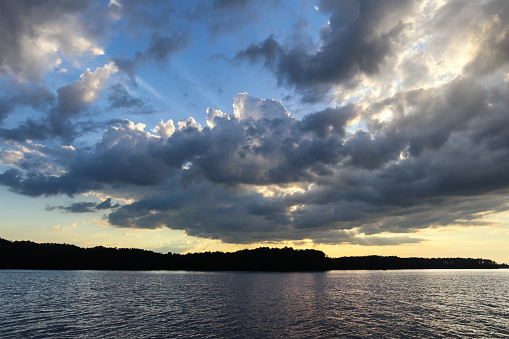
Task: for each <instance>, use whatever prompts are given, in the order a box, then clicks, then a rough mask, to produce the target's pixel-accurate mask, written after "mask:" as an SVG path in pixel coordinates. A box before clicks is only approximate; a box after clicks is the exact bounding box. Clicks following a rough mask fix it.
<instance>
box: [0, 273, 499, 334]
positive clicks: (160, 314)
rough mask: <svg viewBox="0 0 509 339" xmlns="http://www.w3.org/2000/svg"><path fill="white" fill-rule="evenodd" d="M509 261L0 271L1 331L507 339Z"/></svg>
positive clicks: (21, 332) (3, 332)
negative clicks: (322, 268)
mask: <svg viewBox="0 0 509 339" xmlns="http://www.w3.org/2000/svg"><path fill="white" fill-rule="evenodd" d="M508 292H509V270H408V271H331V272H323V273H257V272H252V273H251V272H213V273H204V272H118V271H19V270H0V338H41V337H57V338H76V337H87V338H113V337H116V338H189V337H198V338H267V337H269V338H277V337H291V338H295V337H297V338H305V337H313V338H317V337H323V338H326V337H351V338H356V337H358V338H363V337H373V338H412V337H414V338H422V337H425V338H429V337H434V338H440V337H443V338H465V337H472V338H483V337H484V338H508V337H509V293H508Z"/></svg>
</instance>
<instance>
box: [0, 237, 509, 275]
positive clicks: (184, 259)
mask: <svg viewBox="0 0 509 339" xmlns="http://www.w3.org/2000/svg"><path fill="white" fill-rule="evenodd" d="M501 267H505V268H506V267H508V265H506V264H497V263H496V262H494V261H493V260H488V259H470V258H468V259H467V258H431V259H429V258H399V257H396V256H390V257H383V256H377V255H372V256H363V257H342V258H329V257H327V256H326V255H325V253H323V252H321V251H317V250H310V249H307V250H294V249H293V248H289V247H285V248H282V249H276V248H268V247H261V248H257V249H254V250H241V251H237V252H233V253H224V252H204V253H190V254H173V253H167V254H162V253H156V252H152V251H147V250H141V249H135V248H129V249H128V248H106V247H103V246H98V247H94V248H81V247H78V246H75V245H68V244H38V243H34V242H31V241H9V240H5V239H2V238H0V269H58V270H199V271H326V270H358V269H362V270H378V269H423V268H426V269H427V268H501Z"/></svg>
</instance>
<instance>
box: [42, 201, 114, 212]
mask: <svg viewBox="0 0 509 339" xmlns="http://www.w3.org/2000/svg"><path fill="white" fill-rule="evenodd" d="M118 207H120V205H119V204H114V205H112V204H111V198H108V199H106V200H104V201H103V202H101V203H99V204H97V203H95V202H89V201H82V202H76V203H72V204H70V205H69V206H46V211H53V210H56V209H58V210H63V211H65V212H69V213H91V212H97V210H107V209H115V208H118Z"/></svg>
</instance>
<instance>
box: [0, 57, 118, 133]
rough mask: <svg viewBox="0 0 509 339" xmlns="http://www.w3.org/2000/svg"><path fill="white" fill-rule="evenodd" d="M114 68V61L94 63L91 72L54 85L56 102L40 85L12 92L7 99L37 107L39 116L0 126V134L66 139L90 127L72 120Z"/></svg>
mask: <svg viewBox="0 0 509 339" xmlns="http://www.w3.org/2000/svg"><path fill="white" fill-rule="evenodd" d="M117 70H118V69H117V67H116V66H115V64H114V63H109V64H105V65H104V66H102V67H97V68H96V70H95V71H94V72H92V71H90V69H87V70H86V71H85V72H84V73H83V74H81V75H80V79H79V80H75V81H74V82H73V83H72V84H69V85H66V86H63V87H60V88H58V89H57V98H56V102H54V101H55V100H54V99H55V98H54V96H53V95H52V94H51V93H50V92H49V91H48V90H47V89H45V88H43V87H39V88H36V89H32V90H26V91H25V92H20V94H18V95H16V96H13V97H12V98H11V99H10V101H9V103H12V104H16V105H18V106H19V105H25V106H26V105H29V106H32V107H33V108H36V109H41V110H42V111H43V117H42V118H41V119H39V120H34V119H32V118H28V119H26V120H25V122H21V123H19V124H18V126H17V127H15V128H10V129H7V128H0V137H3V138H4V139H10V140H17V141H23V140H27V139H31V140H46V139H48V138H51V137H59V138H62V139H63V140H65V141H67V142H69V141H71V140H73V139H74V138H75V137H76V135H78V134H79V133H78V132H84V131H85V130H86V129H87V128H89V127H90V126H87V123H84V122H76V121H77V119H78V118H80V117H81V115H82V114H83V113H84V112H85V111H86V110H87V109H89V107H90V106H91V105H92V104H93V103H95V102H96V101H97V100H98V98H99V95H100V94H101V92H102V90H103V89H104V87H105V85H106V82H107V81H108V79H109V78H110V75H111V74H113V73H115V72H117ZM50 105H52V106H50ZM92 125H94V124H92ZM80 128H81V129H82V130H80Z"/></svg>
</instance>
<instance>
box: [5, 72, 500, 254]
mask: <svg viewBox="0 0 509 339" xmlns="http://www.w3.org/2000/svg"><path fill="white" fill-rule="evenodd" d="M498 93H499V91H498V89H494V88H487V87H483V86H481V85H480V84H479V83H478V82H476V81H475V80H474V79H471V78H458V79H455V80H453V81H451V82H449V83H447V84H446V85H444V86H442V88H438V89H427V90H412V91H407V92H400V93H397V94H396V95H394V96H393V97H391V98H388V99H384V100H382V101H380V102H375V103H373V104H372V105H369V106H365V105H364V106H358V105H354V104H351V105H347V106H343V107H337V108H327V109H325V110H322V111H318V112H314V113H311V114H308V115H307V116H305V117H303V118H302V119H297V118H295V117H292V116H291V115H290V113H289V112H288V110H287V109H286V108H285V107H284V106H283V105H282V104H281V102H279V101H277V100H265V99H258V98H254V97H251V96H249V95H248V94H247V93H242V94H239V95H238V96H237V97H236V98H235V99H234V105H233V106H234V107H233V112H232V114H230V115H229V114H225V113H222V112H219V111H215V110H214V111H212V110H211V109H209V110H208V113H207V114H208V117H213V120H212V121H213V122H214V124H213V126H212V127H213V128H210V126H207V127H201V126H199V125H198V124H197V123H196V121H195V120H194V119H192V118H189V119H188V120H187V121H183V122H182V121H181V122H179V123H178V126H179V128H178V129H175V128H174V126H173V122H171V123H170V121H168V123H166V124H165V123H163V122H161V123H160V124H158V127H159V129H154V130H155V131H156V132H157V133H158V134H159V135H153V134H151V133H149V132H146V131H145V125H143V124H134V123H132V122H130V121H127V120H124V121H121V122H119V123H118V125H117V126H112V127H110V128H109V129H108V130H106V131H105V132H104V133H103V136H102V139H101V140H100V142H99V143H98V144H97V145H96V147H95V149H93V150H89V151H80V150H77V151H76V155H75V157H74V159H73V160H72V161H71V162H70V163H69V164H68V166H67V171H66V172H65V173H64V174H62V175H60V176H52V177H49V176H44V175H43V174H41V173H39V174H34V173H31V172H22V171H20V170H8V171H7V172H4V173H3V174H1V175H0V182H1V183H2V184H4V185H7V186H9V187H10V189H11V190H13V191H15V192H18V193H21V194H26V195H31V196H37V195H43V194H45V195H53V194H69V195H72V194H78V193H81V192H86V191H88V190H99V191H101V190H103V191H104V192H109V194H111V195H113V196H115V194H119V195H122V194H126V193H127V192H132V193H129V194H131V195H130V196H131V197H136V198H135V199H134V201H133V202H132V203H128V204H126V205H124V206H121V207H118V206H116V207H118V208H117V209H116V210H115V211H113V212H111V213H110V214H109V216H108V220H109V222H110V223H111V224H112V225H116V226H119V227H128V228H149V229H153V228H160V227H170V228H173V229H180V230H184V231H185V232H186V233H187V234H188V235H193V236H198V237H205V238H214V239H221V240H223V241H225V242H232V243H251V242H259V241H267V240H274V241H277V240H302V239H315V240H316V242H323V243H331V242H337V241H341V242H343V241H344V242H349V243H359V244H360V243H362V241H364V240H366V241H367V240H369V239H371V240H372V243H373V244H378V245H383V244H384V242H385V243H391V242H392V243H411V242H417V241H421V240H419V239H416V238H397V237H396V238H392V239H388V238H387V239H386V238H377V237H378V234H380V233H384V234H385V233H388V234H390V233H408V232H414V231H416V230H418V229H421V228H427V227H433V226H439V225H451V224H452V225H461V224H468V225H473V224H478V225H483V224H485V222H484V221H483V219H482V217H480V215H481V214H482V213H486V212H494V211H503V210H506V209H507V207H508V206H509V205H508V204H507V199H506V198H505V196H506V195H505V194H506V193H505V192H507V190H508V189H509V180H508V179H507V175H506V173H507V171H508V170H509V161H508V160H507V159H509V154H508V147H507V146H508V145H509V139H508V137H507V136H508V135H509V133H507V131H509V123H508V121H509V116H508V113H507V112H509V109H507V105H508V101H506V100H505V99H504V98H503V97H500V96H498V95H495V94H498ZM380 111H383V112H388V113H387V114H389V113H390V114H389V115H390V116H391V119H389V120H380V116H379V115H377V114H374V113H375V112H380ZM403 112H405V113H404V114H403ZM360 117H364V119H365V125H364V128H363V129H361V128H358V129H357V130H354V131H350V132H349V128H350V127H351V126H352V125H351V124H353V123H354V122H355V121H357V119H359V118H360ZM480 117H482V119H480ZM349 126H350V127H349ZM171 127H173V128H171ZM165 128H166V130H165ZM170 132H171V133H170ZM161 136H164V137H163V138H161ZM144 187H146V188H144ZM115 192H117V193H115ZM132 194H134V195H132ZM110 204H111V203H110V202H109V201H107V200H106V201H105V202H103V203H102V204H100V205H97V207H96V208H99V206H104V207H107V206H110ZM74 207H75V210H79V209H80V208H90V209H91V208H93V207H94V206H84V205H83V206H81V205H76V206H73V205H71V206H70V207H68V209H66V210H72V209H74ZM354 229H355V230H357V232H358V234H361V233H363V234H365V235H366V236H369V237H367V238H362V239H361V238H358V235H356V234H353V235H352V234H351V233H350V234H349V237H345V235H344V234H343V235H341V234H336V233H334V232H336V231H338V230H344V231H348V230H354ZM387 236H388V237H389V238H390V235H387ZM384 237H385V236H384ZM327 239H328V240H327ZM363 239H364V240H363Z"/></svg>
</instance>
